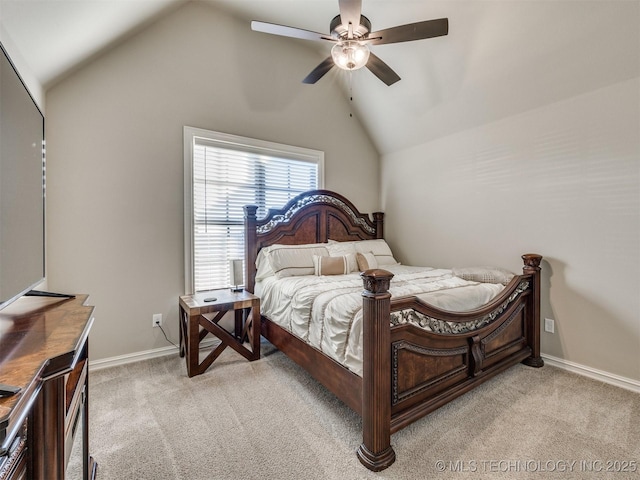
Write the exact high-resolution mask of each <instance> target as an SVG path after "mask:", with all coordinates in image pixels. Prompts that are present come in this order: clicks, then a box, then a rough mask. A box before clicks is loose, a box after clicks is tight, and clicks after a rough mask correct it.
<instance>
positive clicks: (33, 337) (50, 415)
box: [0, 295, 97, 480]
mask: <svg viewBox="0 0 640 480" xmlns="http://www.w3.org/2000/svg"><path fill="white" fill-rule="evenodd" d="M86 300H87V296H86V295H79V296H77V297H76V298H73V299H64V300H61V299H55V298H45V297H24V298H21V299H19V300H17V301H16V302H14V303H13V304H12V305H10V306H9V307H7V308H5V309H4V310H2V311H0V382H2V383H6V384H10V385H15V386H18V387H20V388H21V391H20V393H18V394H16V395H14V396H11V397H3V398H0V479H2V480H5V479H23V478H27V479H33V480H61V479H64V478H65V471H66V466H67V463H68V460H69V455H70V453H71V448H72V446H73V441H74V437H75V434H76V431H77V427H78V425H82V458H83V478H84V479H85V480H87V479H89V478H94V477H95V474H96V468H97V464H96V463H95V462H94V461H93V458H91V457H90V456H89V428H88V427H89V403H88V392H89V391H88V389H89V383H88V379H89V375H88V360H87V359H88V348H89V344H88V336H89V330H90V328H91V325H92V323H93V307H91V306H87V305H85V302H86Z"/></svg>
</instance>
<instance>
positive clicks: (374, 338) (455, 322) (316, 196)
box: [245, 190, 543, 471]
mask: <svg viewBox="0 0 640 480" xmlns="http://www.w3.org/2000/svg"><path fill="white" fill-rule="evenodd" d="M256 210H257V207H256V206H246V207H245V244H246V249H245V250H246V257H245V269H246V274H245V280H246V288H247V290H249V291H250V292H253V290H254V285H255V276H256V266H255V263H256V258H257V255H258V252H259V251H260V249H261V248H264V247H267V246H269V245H272V244H274V243H284V244H305V243H315V242H327V241H328V240H329V239H331V240H337V241H348V240H363V239H376V238H378V239H379V238H382V231H383V230H382V229H383V216H384V215H383V214H382V213H381V212H377V213H375V214H374V215H373V221H371V220H370V219H369V217H368V216H367V215H363V214H361V213H360V212H358V210H356V208H355V207H354V205H353V204H352V203H351V202H349V201H348V200H347V199H346V198H344V197H342V196H341V195H338V194H336V193H334V192H330V191H327V190H318V191H313V192H307V193H305V194H301V195H299V196H298V197H296V198H294V199H292V200H291V202H289V203H288V204H287V205H286V206H285V207H283V208H282V209H280V210H273V211H270V212H269V214H268V215H267V216H266V217H265V218H264V219H262V220H257V218H256ZM522 258H523V260H524V268H523V274H522V275H518V276H516V277H514V279H513V280H512V281H511V282H510V283H509V285H507V287H506V288H505V289H504V291H503V293H502V294H501V295H499V296H498V297H497V298H496V299H494V300H493V301H492V302H491V303H490V304H488V305H485V306H484V307H482V308H480V309H478V310H474V311H469V312H463V313H452V312H446V311H443V310H439V309H437V308H434V307H432V306H430V305H428V304H426V303H424V302H422V301H420V300H418V299H417V298H416V297H403V298H391V295H390V294H389V292H388V290H389V284H390V281H391V279H392V277H393V274H391V273H390V272H387V271H385V270H379V269H376V270H368V271H366V272H363V273H362V278H363V282H364V291H363V294H362V295H363V318H362V322H363V323H362V324H363V375H362V377H359V376H358V375H356V374H354V373H353V372H351V371H349V370H348V369H347V368H345V367H344V366H342V365H340V364H339V363H337V362H336V361H334V360H332V359H331V358H329V357H328V356H326V355H324V354H323V353H322V352H320V351H319V350H317V349H315V348H314V347H312V346H310V345H308V344H307V343H305V342H303V341H302V340H300V339H299V338H297V337H295V336H294V335H292V334H291V333H289V332H288V331H286V330H284V329H283V328H281V327H279V326H278V325H276V324H274V323H272V322H270V321H269V320H268V319H266V318H263V321H262V328H261V332H262V335H263V336H264V337H265V338H267V339H268V340H269V341H271V342H272V343H273V344H274V345H275V346H276V347H277V348H278V349H280V350H281V351H283V352H284V353H285V354H287V355H288V356H289V357H290V358H291V359H292V360H294V361H295V362H297V363H298V364H299V365H301V366H302V367H303V368H305V369H306V370H307V371H308V372H309V373H310V374H311V375H313V376H314V377H315V378H316V379H317V380H318V381H319V382H321V383H322V384H323V385H324V386H325V387H327V388H328V389H329V390H330V391H332V392H333V393H334V394H335V395H336V396H337V397H338V398H340V399H341V400H343V401H344V402H345V403H346V404H347V405H349V406H350V407H351V408H353V409H354V410H355V411H356V412H358V413H359V414H360V415H361V416H362V425H363V433H362V436H363V442H362V445H361V446H360V447H359V448H358V452H357V454H358V458H359V459H360V461H361V462H362V463H363V464H364V465H365V466H366V467H367V468H369V469H371V470H374V471H379V470H383V469H385V468H387V467H388V466H389V465H391V464H392V463H393V462H394V460H395V452H394V451H393V448H392V447H391V434H392V433H393V432H395V431H397V430H399V429H401V428H403V427H405V426H406V425H408V424H410V423H411V422H413V421H415V420H417V419H419V418H421V417H423V416H424V415H426V414H428V413H429V412H432V411H433V410H435V409H437V408H438V407H440V406H442V405H444V404H445V403H447V402H449V401H451V400H453V399H454V398H457V397H458V396H460V395H462V394H463V393H465V392H467V391H469V390H471V389H472V388H474V387H475V386H477V385H479V384H481V383H482V382H484V381H485V380H487V379H489V378H491V377H493V376H494V375H496V374H498V373H499V372H501V371H503V370H505V369H506V368H508V367H509V366H511V365H514V364H516V363H518V362H523V363H525V364H527V365H530V366H534V367H541V366H542V365H543V362H542V359H541V358H540V261H541V259H542V257H541V256H540V255H537V254H526V255H523V256H522ZM418 325H421V326H418ZM424 325H428V326H429V329H430V331H429V330H427V329H425V328H423V326H424Z"/></svg>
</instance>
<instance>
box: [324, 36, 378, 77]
mask: <svg viewBox="0 0 640 480" xmlns="http://www.w3.org/2000/svg"><path fill="white" fill-rule="evenodd" d="M331 57H332V58H333V62H334V63H335V64H336V66H338V67H340V68H342V69H343V70H358V69H359V68H362V67H364V66H365V65H366V64H367V61H368V60H369V47H368V46H367V45H365V44H361V43H360V42H358V41H355V40H345V41H342V42H338V43H336V44H335V45H334V46H333V48H332V49H331Z"/></svg>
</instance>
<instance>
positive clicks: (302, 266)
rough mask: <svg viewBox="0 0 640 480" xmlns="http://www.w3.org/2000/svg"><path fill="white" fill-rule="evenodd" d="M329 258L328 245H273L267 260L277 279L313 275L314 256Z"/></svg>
mask: <svg viewBox="0 0 640 480" xmlns="http://www.w3.org/2000/svg"><path fill="white" fill-rule="evenodd" d="M314 255H319V256H328V255H329V252H328V251H327V244H326V243H310V244H306V245H278V244H275V245H271V246H270V247H269V253H268V255H267V258H268V259H269V264H270V265H271V269H272V270H273V273H274V274H275V276H276V277H277V278H284V277H294V276H298V275H313V274H314V272H315V270H314V268H313V256H314Z"/></svg>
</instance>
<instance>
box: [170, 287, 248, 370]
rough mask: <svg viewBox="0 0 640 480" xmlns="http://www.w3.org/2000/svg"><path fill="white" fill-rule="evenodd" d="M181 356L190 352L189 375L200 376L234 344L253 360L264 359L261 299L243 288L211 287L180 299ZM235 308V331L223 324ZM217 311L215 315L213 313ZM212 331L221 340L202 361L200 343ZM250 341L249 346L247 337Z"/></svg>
mask: <svg viewBox="0 0 640 480" xmlns="http://www.w3.org/2000/svg"><path fill="white" fill-rule="evenodd" d="M178 303H179V306H180V356H181V357H184V356H185V354H186V361H187V374H188V375H189V376H190V377H193V376H194V375H200V374H201V373H204V371H205V370H206V369H207V368H209V366H210V365H211V364H212V363H213V362H214V360H215V359H216V358H218V357H219V356H220V354H221V353H222V351H223V350H224V349H225V348H227V347H231V348H233V349H234V350H235V351H236V352H238V353H239V354H240V355H242V356H243V357H245V358H246V359H247V360H249V361H253V360H258V359H259V358H260V328H259V325H260V299H259V298H258V297H256V296H255V295H253V294H251V293H249V292H247V291H245V290H242V291H239V292H234V291H232V290H229V289H221V290H210V291H207V292H199V293H196V294H194V295H184V296H181V297H180V298H179V302H178ZM230 311H233V312H234V315H235V324H234V331H233V334H231V333H229V332H228V331H227V330H225V329H224V328H222V327H221V326H220V325H219V322H220V320H222V317H224V315H225V314H226V313H227V312H230ZM213 314H215V315H213ZM209 333H212V334H213V335H215V336H216V337H218V338H219V339H220V341H221V343H220V345H218V346H217V347H216V348H214V349H213V350H212V351H211V352H210V353H209V354H208V355H207V357H206V358H205V359H204V360H203V361H202V362H200V358H199V356H200V342H201V341H202V340H203V339H204V337H206V336H207V334H209ZM246 339H248V340H249V347H247V346H245V344H244V343H245V340H246Z"/></svg>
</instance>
